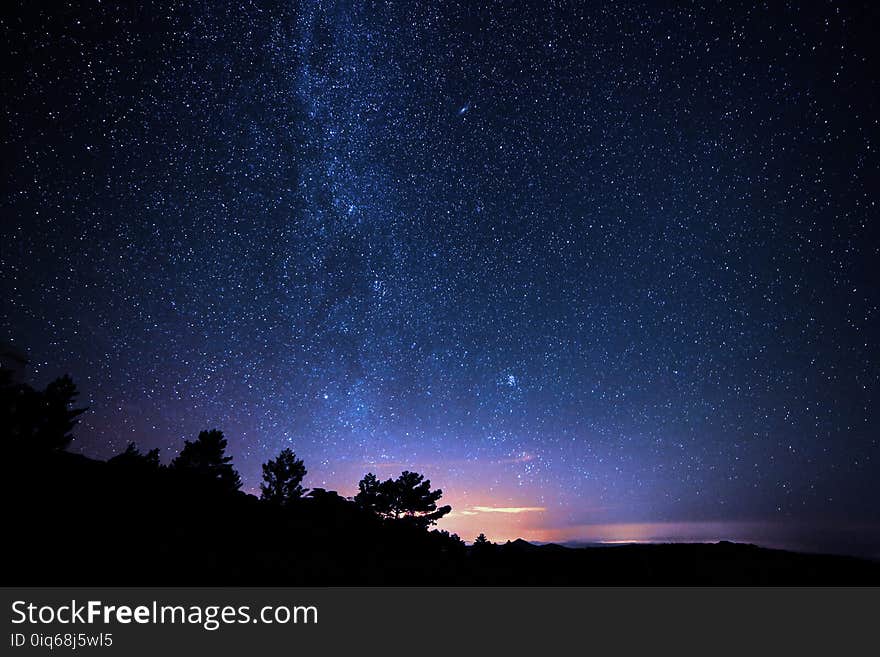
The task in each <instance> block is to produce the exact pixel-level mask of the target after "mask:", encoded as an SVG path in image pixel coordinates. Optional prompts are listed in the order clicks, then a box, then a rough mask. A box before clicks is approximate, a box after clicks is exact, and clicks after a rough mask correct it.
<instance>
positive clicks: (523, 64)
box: [0, 0, 880, 555]
mask: <svg viewBox="0 0 880 657" xmlns="http://www.w3.org/2000/svg"><path fill="white" fill-rule="evenodd" d="M36 4H38V3H33V2H19V3H14V2H13V3H5V4H4V8H3V10H2V12H3V16H2V22H0V27H2V38H3V43H4V46H3V48H4V50H5V51H6V52H5V53H4V57H3V64H2V67H3V74H2V94H3V103H2V140H3V144H2V145H3V167H2V185H3V193H2V199H0V202H2V215H0V216H2V232H0V238H2V241H0V244H2V251H0V254H2V289H0V292H2V294H0V298H2V308H0V339H2V340H3V341H6V342H9V343H12V344H14V345H15V346H16V347H18V348H19V349H21V350H24V351H25V352H26V353H27V354H28V356H29V358H30V360H31V362H30V366H29V376H30V379H31V380H32V381H33V382H34V383H35V384H40V385H43V384H45V383H46V382H47V381H48V380H50V379H51V378H54V377H56V376H58V375H60V374H63V373H65V372H68V373H70V374H71V375H72V376H73V377H74V380H75V381H76V382H77V383H78V385H79V387H80V390H81V391H82V400H83V401H84V402H85V403H86V404H88V405H89V406H90V411H89V412H88V413H87V414H86V415H85V416H84V419H83V422H82V424H81V425H80V427H79V428H78V430H77V433H76V436H77V439H76V441H75V442H74V444H73V447H72V449H74V450H76V451H81V452H83V453H85V454H88V455H91V456H95V457H100V458H104V457H107V456H109V455H111V454H113V453H115V452H118V451H120V450H121V449H123V448H124V447H125V445H126V443H127V442H128V441H130V440H134V441H137V443H138V444H139V446H141V447H142V448H144V449H146V448H151V447H161V448H162V450H163V459H164V460H165V461H166V462H167V461H168V460H170V459H171V458H172V457H173V455H174V454H175V452H176V451H177V450H178V449H179V448H180V447H181V446H182V444H183V440H184V439H192V438H194V437H195V435H196V434H197V433H198V431H199V430H201V429H205V428H213V427H217V428H220V429H222V430H223V431H224V432H225V434H226V436H227V438H228V439H229V444H230V450H231V453H232V455H233V456H234V459H235V465H236V467H237V468H238V469H239V470H240V472H241V474H242V477H243V479H244V482H245V489H247V490H249V491H252V492H253V491H256V490H257V487H258V484H259V475H260V464H261V463H262V462H264V461H265V460H267V459H268V458H272V457H274V456H275V455H276V454H277V453H278V452H279V451H280V450H281V449H282V448H284V447H288V446H289V447H292V448H293V449H294V451H295V452H296V453H297V455H298V456H300V457H302V458H303V459H304V460H305V463H306V466H307V468H308V470H309V473H308V475H307V477H306V480H305V482H304V483H305V485H306V486H310V487H315V486H320V487H325V488H330V489H335V490H338V491H339V492H340V493H342V494H345V495H350V494H352V493H353V492H354V491H355V489H356V484H357V481H358V480H359V479H360V478H361V477H362V476H363V475H364V474H365V473H366V472H367V471H373V472H376V473H377V474H379V475H380V476H381V477H387V476H391V475H396V474H398V473H399V472H400V471H401V470H403V469H415V470H417V471H419V472H423V473H424V474H426V475H427V476H428V477H429V478H430V479H431V480H432V483H433V484H434V486H435V487H436V486H439V487H442V488H443V490H444V492H445V495H444V502H448V503H450V504H452V505H453V508H454V511H453V513H452V514H451V515H450V516H449V517H448V518H447V519H444V520H443V521H442V522H441V527H444V528H447V529H450V530H452V531H458V532H459V533H461V534H462V536H463V537H464V538H465V539H467V540H469V541H470V540H472V539H473V537H474V536H475V535H476V534H477V533H478V532H479V531H485V532H486V533H487V535H489V537H490V538H493V539H495V540H505V539H508V538H516V537H517V536H523V537H525V538H528V539H533V540H557V541H563V540H578V541H599V540H602V541H624V540H689V539H698V540H715V539H719V538H730V539H735V540H751V541H755V542H759V543H762V544H766V545H785V546H789V547H798V548H802V549H820V548H821V549H834V550H840V551H849V552H859V553H870V554H878V555H880V506H878V500H880V468H878V466H880V449H878V436H880V409H878V398H880V395H878V386H880V367H878V359H880V346H878V335H880V326H878V319H880V291H878V274H877V271H878V270H880V268H878V262H880V253H878V251H880V240H878V231H877V221H878V207H877V201H878V196H880V173H878V164H880V161H878V148H880V124H878V120H880V84H878V80H877V74H878V71H880V58H878V56H877V53H878V51H877V50H876V40H877V36H876V35H877V31H878V29H880V20H878V13H877V10H876V9H872V8H870V4H871V3H867V4H866V5H864V6H861V5H859V4H858V3H840V4H839V6H835V5H832V4H825V3H806V4H805V5H804V6H801V4H802V3H771V6H770V7H768V6H765V5H763V4H759V5H756V6H753V5H752V3H742V4H741V3H736V2H718V3H705V4H704V3H697V4H694V3H681V4H680V6H679V7H678V8H672V7H671V5H672V3H657V4H656V5H654V4H641V3H639V4H636V3H620V4H617V3H614V4H608V5H596V6H588V3H574V2H573V3H570V4H569V3H555V2H535V3H531V6H528V5H527V4H524V3H518V2H511V3H497V4H493V3H486V2H483V1H482V0H475V1H474V2H461V3H457V2H442V3H440V2H438V3H427V2H420V3H404V2H400V3H391V2H383V3H376V2H352V3H332V2H247V1H244V2H237V3H231V4H228V5H226V3H221V2H203V3H192V4H185V5H182V4H167V3H161V4H159V3H157V4H150V3H145V2H126V3H120V6H117V5H116V3H112V2H98V3H82V4H80V3H72V4H73V5H74V6H73V7H69V6H66V5H62V3H46V5H45V8H44V9H43V10H41V9H39V8H37V7H35V6H34V5H36Z"/></svg>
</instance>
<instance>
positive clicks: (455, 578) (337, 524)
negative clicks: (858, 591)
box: [2, 453, 880, 586]
mask: <svg viewBox="0 0 880 657" xmlns="http://www.w3.org/2000/svg"><path fill="white" fill-rule="evenodd" d="M3 469H4V470H5V471H4V472H3V473H2V474H3V477H2V479H3V481H4V490H3V497H2V499H3V525H4V532H3V533H4V538H5V540H4V543H5V547H6V550H5V551H6V552H7V554H6V557H5V563H4V574H3V583H4V585H7V586H14V585H24V586H36V585H77V586H104V585H107V586H113V585H117V586H118V585H126V586H135V585H157V586H158V585H176V586H193V585H208V586H220V585H253V586H259V585H264V586H281V585H320V586H326V585H422V584H424V585H661V584H662V585H708V584H726V585H748V584H772V585H808V584H812V585H816V584H818V585H842V584H848V585H868V584H872V585H878V584H880V563H878V562H874V561H867V560H862V559H856V558H850V557H840V556H828V555H813V554H799V553H793V552H786V551H781V550H769V549H765V548H760V547H756V546H753V545H743V544H734V543H717V544H675V545H626V546H619V547H603V548H580V549H575V548H566V547H562V546H558V545H542V546H538V545H532V544H529V543H526V542H525V541H515V542H513V543H508V544H505V545H498V546H490V547H487V548H484V549H479V548H477V549H474V548H469V547H465V546H464V545H463V544H461V543H460V542H458V541H455V540H452V539H450V538H449V537H448V536H444V535H442V534H440V533H439V532H433V533H427V532H424V531H419V530H415V529H412V528H409V527H400V526H397V525H394V524H391V525H389V524H388V523H383V522H381V521H379V520H378V519H376V518H374V517H372V516H371V515H369V514H366V513H365V512H363V511H361V510H359V509H357V508H356V507H355V506H354V505H353V504H352V503H350V502H348V501H346V500H344V499H343V498H341V497H338V496H336V495H335V494H333V493H323V494H322V493H321V492H320V491H319V492H318V493H317V494H316V496H315V497H314V498H311V499H306V500H303V501H302V502H301V503H300V504H299V505H298V506H297V507H295V508H293V509H281V508H277V507H272V506H269V505H267V504H264V503H262V502H260V501H259V500H257V499H256V498H255V497H253V496H250V495H245V494H243V493H237V494H219V493H217V492H210V493H209V492H207V491H205V490H204V489H202V488H200V487H194V486H193V485H192V483H191V482H187V481H184V480H181V479H179V478H175V477H174V476H173V473H170V472H167V471H165V470H161V471H155V470H150V471H146V470H143V469H138V468H130V467H123V466H119V465H116V464H112V463H105V462H101V461H94V460H91V459H87V458H85V457H81V456H77V455H73V454H67V453H55V454H52V455H49V456H46V455H43V456H41V457H40V458H38V459H37V458H32V457H27V456H17V457H15V458H9V459H5V461H4V464H3Z"/></svg>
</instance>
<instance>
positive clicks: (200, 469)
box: [171, 429, 241, 491]
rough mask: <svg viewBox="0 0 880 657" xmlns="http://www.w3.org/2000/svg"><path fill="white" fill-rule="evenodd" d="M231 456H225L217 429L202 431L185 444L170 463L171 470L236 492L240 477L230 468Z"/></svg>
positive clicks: (220, 434)
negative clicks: (194, 438) (196, 437)
mask: <svg viewBox="0 0 880 657" xmlns="http://www.w3.org/2000/svg"><path fill="white" fill-rule="evenodd" d="M231 461H232V457H231V456H226V438H224V437H223V432H222V431H219V430H217V429H212V430H211V431H202V432H201V433H200V434H199V437H198V439H196V440H195V441H189V440H187V441H185V442H184V445H183V449H182V450H180V454H178V455H177V457H176V458H175V459H174V460H173V461H171V469H172V471H176V472H183V473H187V474H189V475H192V476H193V477H194V478H198V479H201V480H202V481H205V482H212V483H215V484H217V485H219V486H220V488H222V489H225V490H229V491H237V490H238V489H239V488H241V477H240V476H239V474H238V472H236V471H235V468H233V467H232V465H231Z"/></svg>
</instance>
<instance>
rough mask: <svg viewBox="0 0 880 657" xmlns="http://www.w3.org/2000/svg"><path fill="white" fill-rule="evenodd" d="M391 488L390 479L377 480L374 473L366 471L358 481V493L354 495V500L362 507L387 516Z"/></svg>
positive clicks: (389, 511)
mask: <svg viewBox="0 0 880 657" xmlns="http://www.w3.org/2000/svg"><path fill="white" fill-rule="evenodd" d="M392 488H393V482H392V481H391V480H390V479H388V480H387V481H379V478H378V477H376V475H374V474H373V473H372V472H368V473H367V474H366V475H364V478H363V479H361V480H360V481H359V482H358V494H357V495H355V496H354V501H355V503H356V504H357V505H358V506H359V507H361V508H362V509H366V510H367V511H372V512H373V513H375V514H376V515H378V516H380V517H383V518H384V517H388V516H389V515H390V514H391V503H392V499H393V491H392V490H391V489H392Z"/></svg>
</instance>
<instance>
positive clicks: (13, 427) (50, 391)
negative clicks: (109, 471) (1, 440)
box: [0, 369, 86, 450]
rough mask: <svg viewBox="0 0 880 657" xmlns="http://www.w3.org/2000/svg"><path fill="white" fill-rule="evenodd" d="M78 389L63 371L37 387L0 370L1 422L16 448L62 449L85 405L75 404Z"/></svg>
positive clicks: (5, 370) (67, 441)
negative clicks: (46, 383) (57, 376)
mask: <svg viewBox="0 0 880 657" xmlns="http://www.w3.org/2000/svg"><path fill="white" fill-rule="evenodd" d="M78 395H79V392H78V391H77V389H76V385H75V384H74V383H73V380H72V379H71V378H70V377H69V376H67V375H64V376H62V377H59V378H57V379H55V380H54V381H52V382H51V383H49V385H47V386H46V388H45V389H43V390H37V389H35V388H33V387H31V386H30V385H28V384H26V383H16V382H14V381H13V378H12V372H11V371H10V370H7V369H3V370H0V425H2V426H3V427H4V431H6V432H7V436H8V439H9V440H10V441H11V442H12V444H13V446H15V447H16V448H18V449H28V450H46V449H49V450H61V449H64V448H66V447H67V446H68V445H69V444H70V442H71V440H73V434H72V433H71V432H72V431H73V428H74V427H75V426H76V424H77V422H78V421H79V420H78V418H79V416H80V415H82V414H83V413H84V412H85V411H86V409H85V408H74V403H75V402H76V398H77V396H78Z"/></svg>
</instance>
